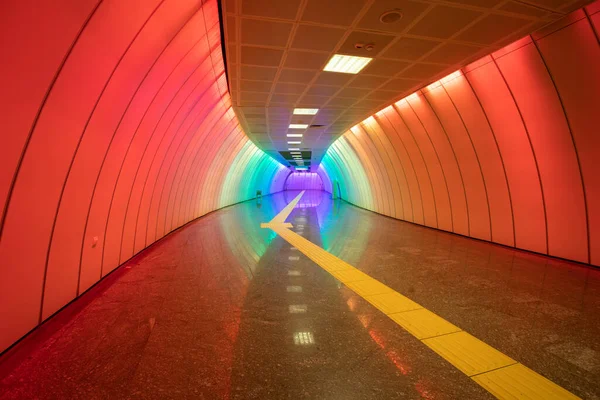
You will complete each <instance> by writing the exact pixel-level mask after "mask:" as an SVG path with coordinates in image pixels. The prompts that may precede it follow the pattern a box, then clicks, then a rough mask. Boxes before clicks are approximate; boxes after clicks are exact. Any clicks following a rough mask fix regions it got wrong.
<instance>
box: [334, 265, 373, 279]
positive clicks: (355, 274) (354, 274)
mask: <svg viewBox="0 0 600 400" xmlns="http://www.w3.org/2000/svg"><path fill="white" fill-rule="evenodd" d="M331 275H333V276H335V277H336V278H337V279H339V280H340V281H341V282H342V283H348V282H356V281H364V280H367V279H371V277H370V276H369V275H367V274H365V273H363V272H361V271H359V270H358V269H356V268H349V269H342V270H332V271H331Z"/></svg>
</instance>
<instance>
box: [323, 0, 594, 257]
mask: <svg viewBox="0 0 600 400" xmlns="http://www.w3.org/2000/svg"><path fill="white" fill-rule="evenodd" d="M598 15H600V2H595V3H593V4H592V5H589V6H588V7H586V9H585V11H584V10H579V11H576V12H575V13H572V14H570V15H568V16H566V17H565V18H563V19H562V20H560V21H558V22H556V23H555V24H553V25H551V26H547V27H544V28H543V29H542V30H540V31H539V32H536V33H534V34H532V35H531V36H528V37H525V38H523V39H521V40H518V41H516V42H514V43H512V44H510V45H508V46H506V47H504V48H502V49H500V50H498V51H497V52H495V53H494V54H491V55H488V56H485V57H483V58H482V59H480V60H478V61H476V62H473V63H471V64H470V65H466V66H465V67H464V68H462V69H460V70H458V71H456V72H455V73H453V74H450V75H448V76H447V77H444V78H442V79H440V80H439V81H437V82H433V83H431V84H430V85H428V86H427V87H426V88H423V89H421V90H418V91H417V92H415V93H413V94H411V95H409V96H407V97H405V98H404V99H402V100H400V101H398V102H396V103H395V104H393V105H391V106H388V107H386V108H384V109H382V110H380V111H379V112H377V113H375V114H374V115H373V116H372V117H368V118H367V119H365V120H363V121H362V122H360V123H359V124H357V125H356V126H355V127H353V128H352V129H351V130H349V131H347V132H346V133H345V134H344V135H342V137H341V138H340V139H338V141H336V142H334V143H333V144H332V146H331V148H330V149H329V150H328V152H327V153H326V155H325V157H324V159H323V162H322V164H321V169H322V170H323V173H325V174H328V175H329V176H330V177H331V176H335V177H336V179H339V180H340V181H341V185H342V187H346V188H350V189H348V190H345V191H342V194H343V197H344V198H346V199H347V200H348V201H350V202H353V203H355V204H357V205H359V206H362V207H365V208H368V209H371V210H373V211H375V212H379V213H382V214H385V215H389V216H391V217H395V218H399V219H403V220H407V221H413V222H416V223H419V224H423V225H426V226H430V227H434V228H438V229H444V230H448V231H451V232H455V233H459V234H463V235H468V236H471V237H474V238H478V239H483V240H489V241H492V242H495V243H500V244H503V245H508V246H515V247H517V248H520V249H525V250H530V251H534V252H538V253H543V254H548V255H551V256H556V257H561V258H565V259H569V260H574V261H579V262H584V263H591V264H594V265H600V174H599V173H598V171H599V168H598V165H599V164H598V159H599V158H600V136H599V135H598V110H600V74H599V73H598V71H600V38H599V36H598V30H597V24H598ZM348 142H349V143H351V144H352V145H351V146H347V145H346V143H348ZM346 170H352V171H351V173H350V174H347V173H345V172H344V171H346ZM350 179H355V180H359V181H358V182H357V181H354V182H350V181H349V180H350ZM405 199H408V200H410V202H409V203H408V202H406V201H405ZM407 204H410V207H407ZM400 207H403V211H401V212H399V209H400ZM407 209H410V210H411V211H410V213H409V212H407ZM402 214H403V215H404V216H403V217H402V216H400V215H402Z"/></svg>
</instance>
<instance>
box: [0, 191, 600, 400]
mask: <svg viewBox="0 0 600 400" xmlns="http://www.w3.org/2000/svg"><path fill="white" fill-rule="evenodd" d="M297 194H298V192H283V193H279V194H276V195H273V196H268V197H264V198H263V199H261V200H253V201H250V202H246V203H242V204H238V205H235V206H232V207H229V208H227V209H224V210H221V211H218V212H215V213H212V214H210V215H208V216H206V217H203V218H201V219H199V220H197V221H195V222H193V223H191V224H189V225H187V226H186V227H184V228H183V229H181V230H179V231H177V232H176V233H174V234H172V235H170V236H168V237H167V238H166V239H165V240H162V241H161V242H159V243H157V244H156V245H154V246H152V247H151V248H150V249H148V250H147V251H145V252H143V253H141V254H140V255H138V256H137V257H135V258H134V259H132V260H131V261H130V262H128V263H127V264H126V265H125V266H123V267H121V268H119V269H118V270H117V271H115V272H114V273H113V274H111V275H110V276H109V277H108V278H107V279H105V280H104V281H102V282H100V283H99V284H98V285H97V286H95V287H94V288H92V289H91V290H90V291H89V292H87V293H86V294H84V295H83V296H82V297H81V298H80V299H78V300H77V301H75V302H74V303H72V304H71V305H69V306H68V307H67V308H66V309H65V310H63V311H62V312H61V313H59V314H58V315H56V316H55V317H54V318H52V319H51V320H50V321H49V322H47V323H46V324H44V325H43V326H42V327H41V328H40V329H38V330H37V331H35V332H34V333H33V334H31V335H29V336H28V337H27V338H26V339H25V340H23V341H22V342H21V343H20V344H19V345H18V346H16V347H15V348H14V349H12V350H11V351H9V352H8V353H7V354H5V355H4V356H3V357H2V358H0V398H2V399H120V398H132V399H137V398H140V399H162V398H174V399H178V398H190V399H199V398H200V399H301V398H306V399H421V398H422V399H488V398H493V397H492V395H491V394H490V393H488V392H487V391H486V390H484V389H483V388H482V387H480V386H479V385H477V384H476V383H475V382H474V381H473V380H471V379H470V378H469V377H468V376H466V375H465V374H463V373H462V372H460V371H459V370H458V369H456V368H454V367H453V366H452V365H451V364H449V363H448V362H446V361H445V360H444V359H443V358H441V357H440V356H439V355H437V354H436V353H434V352H433V351H431V350H430V349H429V348H427V347H426V346H424V345H423V343H422V342H421V341H419V340H417V339H416V338H415V337H414V336H412V335H411V334H410V333H408V332H407V331H405V330H404V329H402V327H400V326H398V325H397V324H396V323H395V322H394V321H392V320H391V319H389V318H388V317H387V316H385V315H384V314H383V313H381V312H380V311H379V310H377V309H376V308H374V307H373V306H371V305H370V304H369V303H367V302H366V301H365V300H363V299H362V298H361V297H360V296H358V295H357V294H355V293H354V292H353V291H351V290H350V289H348V288H347V287H345V285H343V284H342V283H341V282H340V281H338V280H336V279H335V278H334V277H333V276H331V275H330V274H329V273H328V272H326V271H325V270H323V269H322V268H320V267H319V266H318V265H316V264H315V263H313V262H312V261H310V260H309V259H308V258H307V257H306V256H305V255H304V254H303V253H302V252H301V251H299V250H298V249H296V248H294V247H292V246H291V245H290V244H289V243H287V242H286V241H284V240H283V239H282V238H281V237H279V236H277V234H276V233H274V232H273V231H271V230H269V229H261V228H260V223H261V222H266V221H269V220H271V219H272V218H273V217H274V216H275V215H276V214H277V213H279V211H281V210H282V209H283V208H284V207H285V206H286V204H287V203H289V202H290V201H291V200H292V199H293V198H294V197H295V196H296V195H297ZM288 220H290V221H292V222H293V224H294V227H293V228H292V230H293V231H294V232H296V233H298V234H300V235H302V236H303V237H304V238H306V239H308V240H310V241H311V242H313V243H315V244H317V245H319V246H321V247H323V248H324V249H325V250H327V251H328V252H330V253H332V254H334V255H335V256H337V257H339V258H340V259H342V260H344V261H345V262H347V263H349V264H351V265H353V266H355V267H357V268H359V269H360V270H361V271H363V272H365V273H367V274H368V275H370V276H371V277H373V278H374V279H376V280H378V281H380V282H382V283H385V284H386V285H388V286H389V287H391V288H393V289H394V290H395V291H397V292H399V293H401V294H403V295H405V296H407V297H409V298H410V299H412V300H414V301H415V302H418V303H419V304H421V305H423V307H425V308H427V309H428V310H431V311H433V312H435V313H436V314H437V315H439V316H441V317H443V318H444V319H446V320H447V321H451V322H452V323H453V324H456V325H458V326H460V327H461V328H462V329H464V330H465V331H467V332H469V333H471V334H473V335H474V336H476V337H477V338H479V339H481V340H483V341H484V342H485V343H487V344H488V345H490V346H493V347H494V348H495V349H498V350H499V351H501V352H503V353H504V354H507V355H509V356H510V357H511V358H513V359H515V360H518V361H520V362H521V363H523V364H524V365H526V366H528V367H529V368H531V369H532V370H534V371H536V372H537V373H539V374H541V375H543V376H545V377H546V378H548V379H550V380H552V381H553V382H555V383H556V384H558V385H560V386H562V387H563V388H565V389H567V390H568V391H570V392H571V393H573V394H575V395H577V396H579V397H581V398H585V399H600V343H599V338H600V271H599V270H597V269H593V268H587V267H585V266H581V265H577V264H573V263H569V262H565V261H560V260H556V259H551V258H548V257H543V256H539V255H534V254H529V253H525V252H521V251H514V250H511V249H508V248H504V247H501V246H496V245H492V244H489V243H484V242H480V241H476V240H472V239H468V238H463V237H460V236H457V235H452V234H448V233H444V232H440V231H436V230H431V229H427V228H423V227H420V226H416V225H412V224H409V223H404V222H400V221H396V220H393V219H390V218H386V217H383V216H379V215H376V214H373V213H371V212H368V211H365V210H362V209H359V208H356V207H354V206H352V205H349V204H347V203H345V202H343V201H340V200H332V199H331V197H330V196H329V195H328V194H326V193H323V192H306V193H305V195H304V196H303V197H302V198H301V200H300V202H299V203H298V206H297V207H296V208H295V209H294V211H293V212H292V214H291V215H290V218H289V219H288Z"/></svg>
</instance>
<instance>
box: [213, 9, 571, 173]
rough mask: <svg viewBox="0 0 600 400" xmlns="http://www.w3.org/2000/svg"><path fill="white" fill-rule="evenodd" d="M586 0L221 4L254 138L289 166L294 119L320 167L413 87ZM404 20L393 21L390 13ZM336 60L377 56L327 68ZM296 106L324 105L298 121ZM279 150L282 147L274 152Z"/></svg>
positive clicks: (233, 72) (236, 83)
mask: <svg viewBox="0 0 600 400" xmlns="http://www.w3.org/2000/svg"><path fill="white" fill-rule="evenodd" d="M580 3H581V2H580V1H578V0H526V1H521V0H285V1H282V0H222V1H221V5H222V11H223V16H224V17H223V24H224V30H223V33H224V35H225V48H226V62H227V76H228V81H229V89H230V93H231V97H232V99H231V100H232V104H233V107H234V110H235V112H236V114H237V115H238V117H239V120H240V123H241V124H242V126H243V128H244V130H245V131H246V132H247V133H248V135H249V137H250V138H251V139H252V140H254V142H255V143H256V144H257V145H258V146H259V147H261V148H262V149H263V150H269V151H270V152H269V154H271V155H273V156H274V157H275V158H277V159H278V160H279V161H281V162H283V163H285V162H286V161H285V159H284V158H283V157H282V156H281V153H279V152H280V151H285V150H287V147H288V145H287V141H288V140H287V139H288V138H287V136H286V134H287V133H288V127H289V124H290V123H292V122H293V123H299V122H303V123H306V124H309V125H320V126H319V127H311V128H308V129H306V130H294V133H303V134H304V136H303V138H302V139H301V142H302V143H301V144H300V145H299V146H294V147H300V148H303V149H306V151H310V152H311V153H310V154H311V157H312V165H314V166H316V165H318V163H319V162H320V158H321V157H322V156H323V154H324V153H325V151H326V149H327V146H329V145H330V144H331V143H332V141H333V140H335V139H336V138H337V137H338V136H339V135H341V134H342V133H343V132H345V131H346V130H347V129H349V128H350V127H351V126H353V125H355V124H356V123H358V122H360V121H361V120H363V119H364V118H366V117H367V116H369V115H370V114H372V113H374V112H376V111H378V110H379V109H381V108H383V107H384V106H386V105H389V104H391V103H392V102H393V101H396V100H398V99H400V98H402V97H405V96H406V95H408V94H410V92H411V91H413V90H415V89H417V88H419V87H423V86H425V85H428V84H429V83H431V82H433V81H435V80H437V79H439V78H441V77H443V76H445V75H447V74H449V73H451V72H454V71H455V70H456V69H458V68H460V67H461V66H463V65H465V64H467V63H469V62H471V61H474V60H476V59H477V58H479V57H481V56H482V55H484V54H487V53H491V52H493V51H495V50H496V49H498V48H500V47H502V46H503V45H505V44H508V43H509V42H510V41H513V40H515V39H518V38H519V37H520V36H523V35H526V34H528V33H530V32H531V31H532V30H533V29H537V28H540V27H542V26H544V25H547V24H548V23H550V22H552V21H554V20H556V19H559V18H561V17H562V16H563V15H564V14H565V13H566V12H569V11H571V10H573V8H574V7H576V5H580ZM386 12H390V13H391V14H393V15H392V16H396V17H400V18H399V19H396V20H393V19H392V21H391V22H390V19H386V18H382V14H384V13H386ZM334 54H346V55H357V56H363V57H370V58H373V60H372V61H371V62H370V63H369V64H368V65H367V66H366V68H364V69H363V70H362V71H361V72H360V73H359V74H357V75H352V74H342V73H333V72H324V71H323V67H324V66H325V65H326V64H327V62H328V61H329V59H330V58H331V57H332V56H333V55H334ZM295 107H304V108H319V109H320V110H319V112H318V113H317V114H316V115H314V116H313V115H308V116H306V115H303V116H295V115H293V114H292V111H293V109H294V108H295ZM272 150H274V151H272Z"/></svg>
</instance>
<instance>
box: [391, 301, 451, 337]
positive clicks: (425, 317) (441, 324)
mask: <svg viewBox="0 0 600 400" xmlns="http://www.w3.org/2000/svg"><path fill="white" fill-rule="evenodd" d="M388 316H389V317H390V318H391V319H393V320H394V321H396V323H398V325H400V326H402V327H403V328H404V329H406V330H407V331H409V332H410V333H412V334H413V335H414V336H415V337H416V338H417V339H427V338H430V337H433V336H439V335H445V334H447V333H452V332H458V331H460V329H459V328H458V327H456V326H454V325H452V324H451V323H450V322H448V321H446V320H445V319H443V318H441V317H439V316H437V315H436V314H434V313H432V312H431V311H429V310H426V309H424V308H422V309H419V310H414V311H406V312H401V313H396V314H390V315H388Z"/></svg>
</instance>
